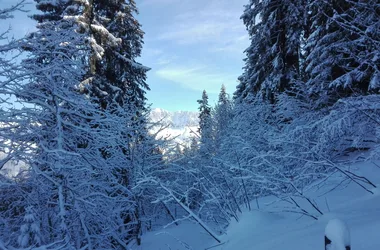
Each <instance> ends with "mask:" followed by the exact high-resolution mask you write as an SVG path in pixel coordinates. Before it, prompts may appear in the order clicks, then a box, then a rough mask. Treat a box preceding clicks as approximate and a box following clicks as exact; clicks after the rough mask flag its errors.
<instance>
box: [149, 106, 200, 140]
mask: <svg viewBox="0 0 380 250" xmlns="http://www.w3.org/2000/svg"><path fill="white" fill-rule="evenodd" d="M198 116H199V113H198V112H192V111H174V112H170V111H167V110H164V109H160V108H155V109H152V111H151V112H150V116H149V118H150V121H151V122H153V123H156V122H158V123H159V125H157V126H154V127H153V128H152V129H151V132H152V133H157V132H158V131H159V130H160V128H161V127H162V125H164V126H165V127H166V128H165V129H164V130H162V131H160V132H159V133H158V134H157V137H158V138H167V139H174V140H173V142H174V143H176V144H179V145H181V147H184V146H189V145H190V141H191V140H190V138H191V137H193V136H195V135H194V133H197V130H198V125H199V118H198Z"/></svg>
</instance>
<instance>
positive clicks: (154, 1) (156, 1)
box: [139, 0, 181, 6]
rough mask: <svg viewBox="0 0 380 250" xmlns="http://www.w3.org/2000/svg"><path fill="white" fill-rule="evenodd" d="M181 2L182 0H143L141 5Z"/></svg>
mask: <svg viewBox="0 0 380 250" xmlns="http://www.w3.org/2000/svg"><path fill="white" fill-rule="evenodd" d="M178 2H181V0H143V1H142V2H141V3H140V4H139V6H144V5H158V4H172V3H178Z"/></svg>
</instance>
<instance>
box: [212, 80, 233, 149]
mask: <svg viewBox="0 0 380 250" xmlns="http://www.w3.org/2000/svg"><path fill="white" fill-rule="evenodd" d="M232 109H233V106H232V101H231V100H230V98H229V97H228V94H227V92H226V87H225V86H224V85H222V88H221V89H220V93H219V99H218V103H217V104H216V106H215V108H214V110H213V115H212V120H213V127H214V136H215V147H220V144H221V140H222V137H223V136H227V135H225V134H226V133H227V128H228V126H229V123H230V122H231V120H232Z"/></svg>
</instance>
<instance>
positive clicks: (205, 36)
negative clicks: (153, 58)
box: [157, 0, 249, 53]
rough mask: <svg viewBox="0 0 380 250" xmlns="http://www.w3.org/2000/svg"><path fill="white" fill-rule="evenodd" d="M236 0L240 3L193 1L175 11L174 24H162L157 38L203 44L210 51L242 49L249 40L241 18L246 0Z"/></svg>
mask: <svg viewBox="0 0 380 250" xmlns="http://www.w3.org/2000/svg"><path fill="white" fill-rule="evenodd" d="M157 1H158V0H157ZM239 1H241V2H242V4H241V5H239V4H238V3H237V2H236V1H230V0H228V1H227V0H209V1H206V3H202V4H201V3H200V2H199V1H194V2H193V9H191V10H190V9H189V10H184V11H183V12H180V13H178V14H177V16H175V18H174V19H173V22H172V23H173V24H172V25H169V26H167V27H165V29H164V30H163V31H162V33H161V34H160V35H158V36H157V39H158V40H161V41H174V42H175V43H177V44H179V45H194V44H195V45H199V46H202V45H203V46H206V47H207V49H208V50H209V51H212V52H215V51H225V52H234V53H236V52H238V51H240V52H241V53H242V52H243V51H244V49H245V48H247V47H248V44H249V40H248V36H247V31H246V30H245V26H244V24H243V22H242V21H241V20H240V16H241V14H242V12H243V2H246V0H244V1H243V0H239ZM242 38H244V39H242Z"/></svg>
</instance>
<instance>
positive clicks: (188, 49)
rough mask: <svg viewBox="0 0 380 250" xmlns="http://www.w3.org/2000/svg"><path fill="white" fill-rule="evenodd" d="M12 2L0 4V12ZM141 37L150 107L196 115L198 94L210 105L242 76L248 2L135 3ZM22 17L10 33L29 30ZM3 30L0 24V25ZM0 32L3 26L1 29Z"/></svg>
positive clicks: (181, 0) (28, 22)
mask: <svg viewBox="0 0 380 250" xmlns="http://www.w3.org/2000/svg"><path fill="white" fill-rule="evenodd" d="M15 1H16V0H0V8H3V7H5V6H7V5H9V4H12V3H14V2H15ZM136 2H137V6H138V9H139V12H140V14H139V15H138V16H137V18H138V20H139V22H140V23H141V24H142V28H143V30H144V32H145V39H144V42H145V45H144V49H143V54H142V57H141V58H140V59H139V60H138V61H139V62H141V63H143V64H144V65H146V66H148V67H150V68H152V70H151V71H149V73H148V81H147V82H148V84H149V85H150V87H151V91H150V92H149V93H148V95H147V97H148V102H149V103H152V107H153V108H163V109H166V110H170V111H174V110H191V111H195V110H197V107H198V104H197V102H196V101H197V99H199V98H200V97H201V95H202V91H203V89H206V91H207V93H208V94H209V98H210V104H212V105H213V104H214V103H215V102H216V100H217V95H218V93H219V90H220V87H221V85H222V84H224V85H225V86H226V88H227V91H228V92H229V93H233V92H234V90H235V88H236V85H237V77H238V76H239V75H240V74H241V72H242V67H243V61H242V60H243V58H244V53H243V51H244V49H245V48H247V47H248V44H249V40H248V34H247V32H246V30H245V26H244V25H243V23H242V21H241V20H240V16H241V14H242V12H243V5H244V4H247V2H248V0H136ZM30 8H31V7H30ZM26 15H27V14H22V13H18V14H17V15H16V18H15V19H14V20H12V28H13V33H14V34H16V35H20V34H25V33H27V32H30V31H32V30H33V25H34V24H33V21H31V20H30V19H28V18H27V17H26ZM1 26H3V25H1ZM1 28H3V27H1Z"/></svg>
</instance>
